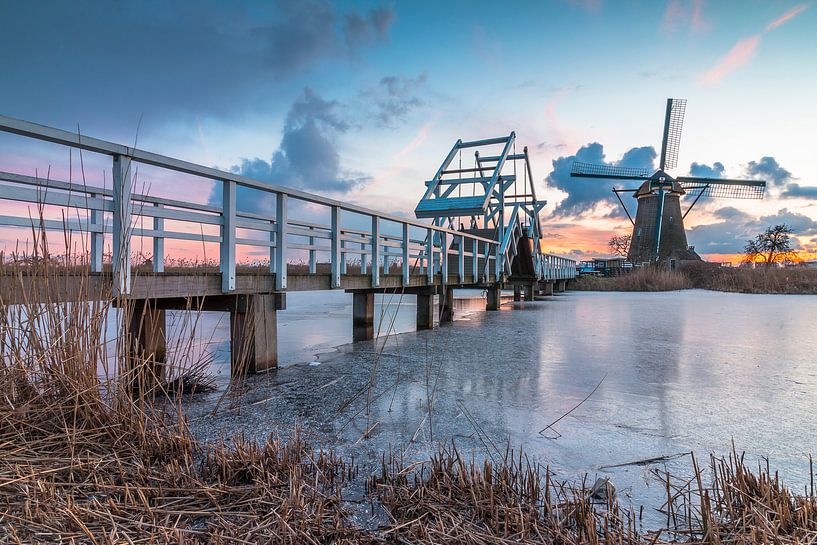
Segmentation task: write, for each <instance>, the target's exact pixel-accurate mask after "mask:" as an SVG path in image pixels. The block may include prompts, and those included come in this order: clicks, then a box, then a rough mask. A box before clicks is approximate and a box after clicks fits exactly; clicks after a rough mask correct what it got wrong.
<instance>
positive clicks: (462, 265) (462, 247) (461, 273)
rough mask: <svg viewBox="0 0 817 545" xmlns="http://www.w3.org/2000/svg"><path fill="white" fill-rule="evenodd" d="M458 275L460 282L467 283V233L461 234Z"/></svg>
mask: <svg viewBox="0 0 817 545" xmlns="http://www.w3.org/2000/svg"><path fill="white" fill-rule="evenodd" d="M457 275H458V277H459V280H460V284H463V283H465V235H460V255H459V263H458V266H457Z"/></svg>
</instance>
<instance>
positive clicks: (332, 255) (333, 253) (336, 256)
mask: <svg viewBox="0 0 817 545" xmlns="http://www.w3.org/2000/svg"><path fill="white" fill-rule="evenodd" d="M331 224H332V225H331V227H332V233H331V235H330V237H331V239H330V241H329V244H330V246H331V248H330V250H329V267H330V270H331V271H332V275H331V276H332V277H331V281H330V283H329V284H330V285H331V287H333V288H339V287H340V272H341V270H340V208H339V207H337V206H333V207H332V221H331Z"/></svg>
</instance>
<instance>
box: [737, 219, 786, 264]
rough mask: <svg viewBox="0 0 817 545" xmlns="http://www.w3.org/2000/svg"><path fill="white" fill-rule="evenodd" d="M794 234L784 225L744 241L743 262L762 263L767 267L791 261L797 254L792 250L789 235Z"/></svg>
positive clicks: (773, 227)
mask: <svg viewBox="0 0 817 545" xmlns="http://www.w3.org/2000/svg"><path fill="white" fill-rule="evenodd" d="M792 233H794V231H793V230H792V228H791V227H789V226H788V225H786V224H780V225H773V226H770V227H768V228H767V229H766V230H765V231H763V232H762V233H760V234H759V235H757V236H756V237H755V238H754V239H752V240H748V241H746V246H745V247H744V249H743V252H744V254H745V260H746V261H747V262H752V263H763V264H764V265H765V266H766V267H769V266H770V265H772V264H773V263H779V262H783V261H791V260H792V259H794V258H795V256H796V254H797V252H796V251H795V250H794V249H793V248H792V240H791V235H792Z"/></svg>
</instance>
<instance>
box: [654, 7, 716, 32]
mask: <svg viewBox="0 0 817 545" xmlns="http://www.w3.org/2000/svg"><path fill="white" fill-rule="evenodd" d="M703 4H704V0H692V1H691V2H689V1H682V0H670V1H669V2H667V7H666V9H665V10H664V18H663V19H662V20H661V27H662V28H663V29H664V30H665V31H666V32H675V31H677V30H679V29H681V28H682V27H685V26H687V25H689V27H690V28H691V29H692V30H693V31H695V32H703V31H705V30H708V29H709V22H708V21H707V20H706V19H704V16H703Z"/></svg>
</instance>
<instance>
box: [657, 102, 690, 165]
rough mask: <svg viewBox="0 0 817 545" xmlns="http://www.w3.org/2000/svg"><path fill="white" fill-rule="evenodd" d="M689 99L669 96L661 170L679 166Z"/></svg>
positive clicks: (662, 144)
mask: <svg viewBox="0 0 817 545" xmlns="http://www.w3.org/2000/svg"><path fill="white" fill-rule="evenodd" d="M686 108H687V101H686V99H684V98H668V99H667V114H666V116H665V117H664V138H663V140H662V141H661V162H660V168H661V170H669V169H672V168H675V167H676V166H678V148H679V146H680V145H681V129H682V128H683V126H684V113H685V112H686Z"/></svg>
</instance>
